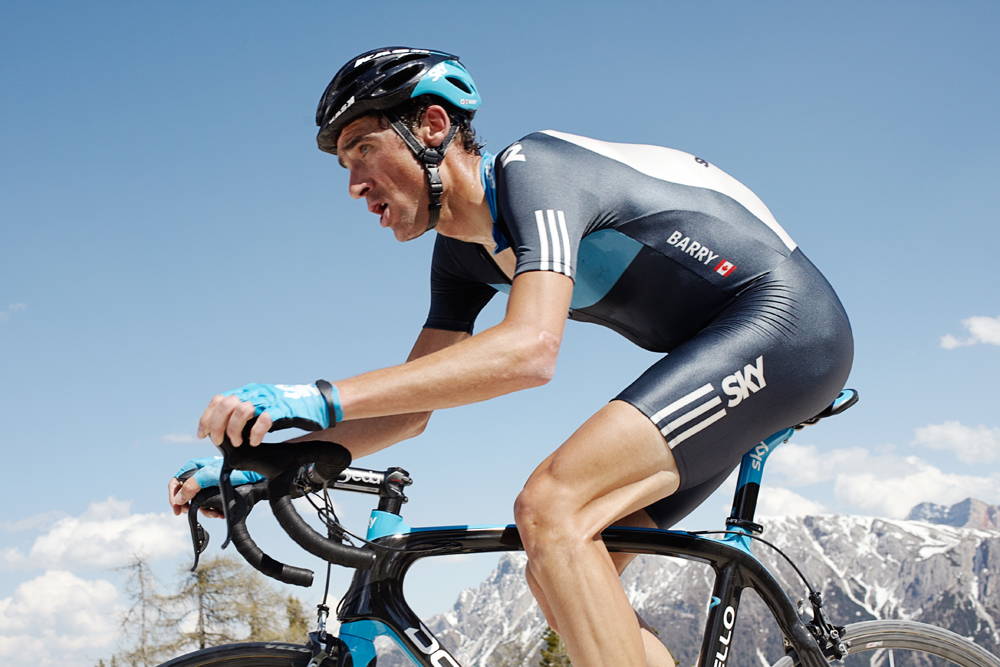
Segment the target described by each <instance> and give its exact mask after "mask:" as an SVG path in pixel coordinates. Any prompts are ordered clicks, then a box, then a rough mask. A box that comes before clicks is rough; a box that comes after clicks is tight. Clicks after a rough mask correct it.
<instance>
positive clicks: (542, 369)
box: [519, 331, 560, 389]
mask: <svg viewBox="0 0 1000 667" xmlns="http://www.w3.org/2000/svg"><path fill="white" fill-rule="evenodd" d="M559 344H560V339H559V337H558V336H556V335H554V334H552V333H550V332H548V331H538V332H535V333H533V334H532V335H531V336H530V337H527V338H526V344H525V346H524V348H523V349H522V350H521V354H520V364H519V366H520V368H521V373H519V375H520V377H521V379H522V381H523V383H524V388H525V389H530V388H532V387H541V386H542V385H545V384H548V383H549V382H550V381H551V380H552V378H553V377H555V374H556V359H557V358H558V356H559Z"/></svg>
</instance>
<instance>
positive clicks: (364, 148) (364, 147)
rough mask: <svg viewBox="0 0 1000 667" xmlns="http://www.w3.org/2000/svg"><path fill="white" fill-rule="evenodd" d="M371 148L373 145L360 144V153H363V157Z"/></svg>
mask: <svg viewBox="0 0 1000 667" xmlns="http://www.w3.org/2000/svg"><path fill="white" fill-rule="evenodd" d="M369 150H371V146H370V145H369V144H359V145H358V154H359V155H361V156H362V157H364V156H365V155H367V154H368V151H369Z"/></svg>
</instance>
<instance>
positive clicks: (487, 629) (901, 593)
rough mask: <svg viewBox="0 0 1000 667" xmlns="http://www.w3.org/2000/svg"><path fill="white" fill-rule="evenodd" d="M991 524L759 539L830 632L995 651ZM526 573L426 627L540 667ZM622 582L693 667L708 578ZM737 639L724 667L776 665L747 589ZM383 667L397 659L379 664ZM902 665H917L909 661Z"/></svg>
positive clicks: (792, 533) (475, 650) (698, 569)
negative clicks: (937, 640)
mask: <svg viewBox="0 0 1000 667" xmlns="http://www.w3.org/2000/svg"><path fill="white" fill-rule="evenodd" d="M998 517H1000V507H998V506H990V505H987V504H986V503H982V502H980V501H977V500H972V499H970V500H966V501H963V502H961V503H958V504H957V505H954V506H952V507H942V506H936V505H931V504H929V503H924V504H921V505H918V506H917V507H915V508H914V509H913V512H912V513H911V515H910V517H909V518H908V519H907V520H891V519H879V518H872V517H861V516H834V515H830V516H801V517H783V518H776V519H770V520H767V521H766V522H765V525H766V527H767V531H766V533H765V534H764V535H763V537H764V538H765V539H768V540H769V541H771V542H773V543H774V544H775V545H776V546H777V547H778V548H780V549H782V550H783V551H784V552H785V553H786V554H787V555H788V556H789V557H791V558H792V560H793V561H795V563H796V564H797V565H798V566H799V567H800V568H801V569H802V570H803V572H804V573H805V575H806V576H807V577H808V579H809V580H810V581H811V582H812V584H813V586H815V587H817V588H818V589H819V590H821V591H822V592H823V596H824V601H825V606H824V610H825V612H826V614H827V618H828V619H829V620H830V621H832V622H834V623H836V624H840V625H845V624H847V623H852V622H854V621H860V620H867V619H873V618H908V619H914V620H919V621H924V622H927V623H933V624H935V625H940V626H943V627H946V628H949V629H951V630H953V631H955V632H958V633H959V634H961V635H964V636H967V637H970V638H972V639H973V640H974V641H976V642H977V643H978V644H980V645H982V646H984V647H986V648H988V649H990V650H992V651H994V652H1000V524H998V521H997V519H998ZM754 552H755V554H756V555H757V556H758V557H759V558H760V559H761V560H762V561H764V562H765V563H767V565H768V566H769V567H771V568H772V571H773V572H775V573H776V575H777V577H778V579H779V581H781V582H782V584H783V586H784V588H785V590H786V591H788V592H789V594H790V595H791V596H792V598H793V600H796V599H801V598H805V597H806V595H807V593H806V589H805V587H804V585H803V584H802V582H801V581H800V580H799V579H798V577H797V576H796V575H795V574H794V572H793V571H792V569H791V568H790V567H789V566H788V565H787V564H786V563H785V562H784V561H783V560H782V559H781V558H780V557H779V556H777V555H776V554H775V553H774V552H773V551H771V550H770V549H769V548H768V547H767V546H765V545H763V544H757V545H756V546H755V549H754ZM523 569H524V555H523V554H520V553H513V554H505V555H503V556H502V557H501V558H500V560H499V562H498V564H497V567H496V569H495V570H494V571H493V573H492V574H491V575H490V576H489V577H488V578H487V579H486V580H485V581H483V582H482V583H481V584H479V585H478V586H477V587H475V588H471V589H468V590H466V591H464V592H463V593H461V594H460V596H459V598H458V600H457V601H456V602H455V605H454V607H453V608H452V609H451V610H450V611H448V612H447V613H445V614H441V615H439V616H436V617H434V618H432V619H429V620H428V622H427V625H428V626H429V627H430V629H431V630H432V631H433V632H434V633H435V634H436V635H437V637H438V638H439V639H440V640H441V641H442V643H443V644H444V645H445V646H448V647H449V649H450V650H452V651H453V652H454V653H455V655H456V656H457V657H459V658H460V659H461V660H462V662H463V664H466V665H470V666H476V667H515V666H516V667H528V666H529V665H531V666H534V665H537V664H538V660H539V658H538V656H539V647H540V645H541V638H542V634H543V632H544V630H545V622H544V619H543V618H542V616H541V614H540V613H539V612H538V609H537V607H536V605H535V603H534V600H533V599H532V597H531V594H530V592H529V591H528V588H527V585H526V584H525V582H524V578H523ZM623 581H624V585H625V588H626V591H627V592H628V594H629V597H630V599H631V600H632V601H633V604H634V605H635V606H636V609H637V610H638V611H639V612H640V613H641V614H642V616H643V618H645V619H646V620H647V622H649V623H650V624H651V625H652V626H653V627H655V628H657V629H658V630H659V631H660V636H661V638H662V639H664V641H665V642H666V643H667V645H668V646H670V648H671V650H673V651H674V653H675V655H676V656H677V657H678V659H679V660H680V664H682V665H693V664H694V662H695V660H696V658H697V651H698V647H699V644H700V637H701V634H702V630H703V624H704V619H705V613H706V604H707V601H708V599H709V596H710V592H711V588H712V583H713V575H712V571H711V569H710V568H709V567H708V566H705V565H702V564H700V563H694V562H690V561H680V560H675V559H668V558H662V557H655V556H642V557H639V558H637V559H636V561H635V562H633V563H632V565H631V566H630V567H629V568H628V569H627V570H626V572H625V575H624V577H623ZM807 606H808V605H807ZM734 636H735V637H737V638H738V640H737V641H736V642H734V645H733V651H732V652H731V654H730V658H729V660H728V661H727V665H729V666H730V667H750V666H754V667H758V666H760V665H769V664H771V662H773V661H774V660H776V659H777V658H778V657H780V656H781V641H780V638H779V636H778V633H777V632H776V630H775V629H774V627H773V623H772V622H770V617H769V614H768V612H767V610H766V608H765V607H764V605H763V603H761V602H760V600H759V599H757V598H756V596H755V595H754V594H753V593H751V592H749V591H748V592H746V593H745V594H744V596H743V600H742V603H741V606H740V616H739V620H738V622H737V626H736V630H735V633H734ZM383 664H385V665H387V666H388V665H392V664H393V661H392V660H388V661H383V660H382V659H380V660H379V665H380V666H381V665H383ZM848 664H858V665H860V664H868V662H867V661H855V662H853V663H852V662H851V661H848ZM906 664H908V665H911V664H912V665H919V664H921V663H920V662H919V661H917V660H914V659H910V660H908V662H907V663H906ZM928 664H930V663H928Z"/></svg>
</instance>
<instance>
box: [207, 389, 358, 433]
mask: <svg viewBox="0 0 1000 667" xmlns="http://www.w3.org/2000/svg"><path fill="white" fill-rule="evenodd" d="M223 396H235V397H236V398H238V399H240V400H241V401H246V402H248V403H253V405H254V407H255V408H256V410H255V411H254V414H255V415H259V414H260V413H262V412H266V413H267V414H269V415H270V416H271V419H272V421H273V422H274V426H272V427H271V430H272V431H275V430H278V429H283V428H289V427H291V426H295V427H298V428H304V429H306V430H308V431H317V430H319V429H324V428H329V427H331V426H333V425H334V424H336V423H337V422H340V421H343V420H344V411H343V409H342V408H341V407H340V392H338V391H337V387H336V385H332V384H330V383H329V382H327V381H326V380H317V381H316V383H315V384H246V385H243V386H242V387H240V388H239V389H233V390H230V391H227V392H224V393H223Z"/></svg>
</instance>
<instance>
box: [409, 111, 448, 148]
mask: <svg viewBox="0 0 1000 667" xmlns="http://www.w3.org/2000/svg"><path fill="white" fill-rule="evenodd" d="M449 130H451V118H449V117H448V112H447V111H445V109H444V107H442V106H440V105H438V104H432V105H431V106H429V107H427V110H426V111H425V112H424V115H423V118H421V119H420V128H419V129H418V132H417V136H418V137H419V138H420V140H421V141H423V142H424V144H426V145H427V146H440V145H441V142H442V141H444V138H445V137H446V136H448V131H449Z"/></svg>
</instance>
